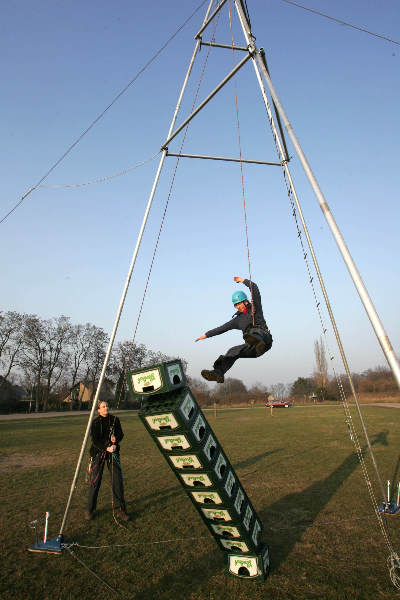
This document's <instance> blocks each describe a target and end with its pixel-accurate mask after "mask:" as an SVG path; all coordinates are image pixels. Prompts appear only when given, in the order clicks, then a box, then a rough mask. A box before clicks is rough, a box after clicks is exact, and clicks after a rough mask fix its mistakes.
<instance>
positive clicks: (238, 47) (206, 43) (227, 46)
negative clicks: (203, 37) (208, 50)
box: [201, 41, 249, 52]
mask: <svg viewBox="0 0 400 600" xmlns="http://www.w3.org/2000/svg"><path fill="white" fill-rule="evenodd" d="M201 45H202V46H211V47H212V48H225V49H226V50H230V51H231V52H232V50H241V51H242V52H248V51H249V49H248V48H247V47H246V46H232V45H231V46H229V44H217V42H203V41H202V42H201Z"/></svg>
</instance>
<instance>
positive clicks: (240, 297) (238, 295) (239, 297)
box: [232, 290, 247, 304]
mask: <svg viewBox="0 0 400 600" xmlns="http://www.w3.org/2000/svg"><path fill="white" fill-rule="evenodd" d="M245 300H247V296H246V294H245V293H244V292H242V290H240V291H239V292H233V294H232V302H233V304H239V302H244V301H245Z"/></svg>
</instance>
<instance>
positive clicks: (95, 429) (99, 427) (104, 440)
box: [90, 414, 124, 458]
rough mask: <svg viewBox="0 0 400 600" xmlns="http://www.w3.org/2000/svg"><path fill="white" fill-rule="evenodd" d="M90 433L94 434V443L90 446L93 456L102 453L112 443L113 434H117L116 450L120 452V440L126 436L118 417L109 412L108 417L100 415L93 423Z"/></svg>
mask: <svg viewBox="0 0 400 600" xmlns="http://www.w3.org/2000/svg"><path fill="white" fill-rule="evenodd" d="M90 435H91V436H92V445H91V447H90V456H91V457H92V458H94V457H95V456H97V455H98V454H101V453H102V452H104V451H105V450H106V448H108V446H111V445H112V444H111V436H112V435H114V436H115V439H116V442H115V445H116V446H117V450H116V451H117V452H118V453H119V442H120V441H121V440H122V438H123V437H124V434H123V431H122V428H121V423H120V422H119V419H118V417H115V416H114V415H111V414H108V415H107V416H106V417H101V416H100V415H99V416H98V417H97V418H96V419H94V421H93V423H92V426H91V429H90Z"/></svg>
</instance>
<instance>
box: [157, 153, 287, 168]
mask: <svg viewBox="0 0 400 600" xmlns="http://www.w3.org/2000/svg"><path fill="white" fill-rule="evenodd" d="M167 156H177V157H179V158H203V159H205V160H224V161H226V162H238V163H249V164H254V165H269V166H273V167H281V166H282V164H283V163H281V162H280V163H279V162H267V161H265V160H250V159H246V158H228V157H226V156H209V155H207V154H178V153H175V152H167Z"/></svg>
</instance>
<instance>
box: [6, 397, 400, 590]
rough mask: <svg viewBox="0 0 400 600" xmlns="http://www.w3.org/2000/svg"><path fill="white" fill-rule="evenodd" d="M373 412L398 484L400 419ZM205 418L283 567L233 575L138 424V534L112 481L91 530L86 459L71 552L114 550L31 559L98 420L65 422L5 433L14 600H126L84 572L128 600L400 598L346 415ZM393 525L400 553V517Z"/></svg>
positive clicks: (129, 492) (132, 424) (129, 421)
mask: <svg viewBox="0 0 400 600" xmlns="http://www.w3.org/2000/svg"><path fill="white" fill-rule="evenodd" d="M352 410H353V409H352ZM364 414H365V418H366V421H367V426H368V430H369V433H370V437H371V441H372V443H373V447H374V451H375V453H376V457H377V461H378V464H379V466H380V470H381V474H382V478H383V479H384V481H385V482H386V479H390V480H392V481H393V480H396V483H397V479H398V478H400V473H399V460H400V459H399V448H400V427H399V425H400V411H399V410H396V409H387V408H386V409H385V408H375V407H364ZM206 415H207V417H208V419H209V422H210V424H211V426H212V427H213V429H214V431H215V432H216V434H217V437H218V439H219V441H220V443H221V444H222V446H223V447H224V449H225V451H226V453H227V454H228V456H229V458H230V460H231V462H232V463H233V465H234V466H235V468H236V472H237V474H238V476H239V478H240V480H241V482H242V484H243V487H244V489H245V490H246V492H247V494H248V495H249V497H250V498H251V500H252V502H253V504H254V506H255V508H256V510H257V512H258V514H259V516H260V517H261V519H262V521H263V524H264V538H265V540H266V541H267V543H268V544H269V545H270V551H271V559H272V567H271V573H270V576H269V577H268V578H267V580H266V581H265V582H264V583H259V582H251V581H243V580H239V579H236V578H230V577H227V576H226V574H225V566H224V560H223V553H222V552H221V551H220V550H219V549H218V547H217V545H216V543H215V541H214V540H213V538H212V537H211V536H210V534H209V533H208V531H207V530H206V528H205V526H204V525H203V523H202V521H201V520H200V518H199V516H198V514H197V512H196V510H195V508H194V507H193V505H192V504H191V502H190V501H189V499H188V498H187V496H186V494H185V492H184V491H183V489H182V487H181V486H180V484H179V483H178V480H177V479H176V477H175V475H174V474H173V472H172V471H171V470H170V469H169V467H168V466H167V463H166V462H165V459H164V458H163V457H162V455H161V454H160V453H159V451H158V449H157V448H156V446H155V445H154V443H153V441H152V440H151V438H150V436H149V435H148V434H147V432H146V431H145V429H144V427H143V425H142V424H141V422H140V421H139V419H138V417H137V415H136V414H134V413H126V414H122V415H120V418H121V422H122V426H123V429H124V432H125V439H124V440H123V442H122V452H121V459H122V466H123V470H124V474H125V489H126V498H127V503H128V510H129V512H131V513H132V514H134V520H133V521H132V522H131V523H128V529H124V528H122V527H119V526H118V525H117V524H116V523H115V522H114V520H113V518H112V512H111V490H110V487H109V476H108V473H107V472H105V474H104V481H103V485H102V488H101V491H100V496H99V505H98V509H99V510H98V513H97V518H96V519H95V520H93V521H92V522H87V521H85V520H84V511H85V507H86V494H87V490H86V484H85V481H84V471H85V468H86V466H87V460H86V459H85V462H84V465H85V468H83V471H82V474H81V477H80V480H79V483H78V486H77V490H76V492H75V496H74V499H73V503H72V508H71V512H70V517H69V520H68V522H67V526H66V529H65V540H66V541H67V542H73V541H74V542H78V543H79V544H80V545H81V546H114V547H107V548H101V549H95V548H91V549H89V548H82V547H79V546H76V547H74V548H73V550H74V553H75V554H74V556H72V555H71V554H69V552H68V551H64V552H63V554H62V555H61V556H54V555H47V554H32V553H30V552H27V547H28V546H29V545H30V544H31V543H32V542H33V540H34V532H33V531H32V530H31V529H30V528H29V523H30V521H32V520H33V519H39V521H40V534H42V528H43V522H44V514H45V511H46V510H47V511H50V513H51V515H50V529H49V537H54V536H56V535H57V533H58V531H59V528H60V523H61V520H62V515H63V513H64V509H65V504H66V501H67V498H68V494H69V489H70V485H71V481H72V477H73V473H74V469H75V464H76V461H77V457H78V454H79V449H80V444H81V441H82V438H83V434H84V430H85V427H86V422H87V417H80V416H79V417H76V416H75V417H71V416H68V415H65V416H62V417H57V418H48V419H31V420H28V419H26V420H21V421H1V422H0V431H1V438H0V439H1V451H0V476H1V483H2V490H3V493H2V506H1V508H2V510H1V530H2V534H3V535H2V542H1V557H2V561H1V585H0V597H1V598H2V600H8V599H10V600H11V599H13V600H20V599H22V598H24V599H26V598H28V599H36V598H37V599H43V600H46V599H52V600H55V599H59V600H67V599H68V600H78V599H82V600H86V599H87V600H91V599H95V600H106V599H107V600H109V599H110V598H114V597H115V598H117V597H118V596H117V595H116V594H114V593H113V592H111V591H110V590H109V589H107V588H106V587H105V585H104V584H102V583H100V582H99V581H98V580H97V579H96V578H95V577H94V576H93V575H92V574H91V573H90V572H89V571H88V570H87V569H86V568H85V566H84V565H83V564H81V563H80V562H79V561H83V563H84V564H85V565H87V566H88V567H89V568H90V569H92V570H94V571H95V572H96V573H98V574H99V575H100V576H101V577H102V578H103V579H104V580H105V581H107V582H108V583H109V584H110V586H111V587H112V588H116V589H117V590H118V591H119V593H120V595H121V597H123V598H137V599H143V600H152V599H153V598H157V599H160V600H162V599H166V598H168V599H169V598H173V599H174V600H181V599H184V598H185V599H191V600H206V599H207V600H209V599H213V600H214V599H215V600H225V599H226V600H227V599H235V600H236V599H238V600H259V599H264V598H272V599H274V600H275V599H276V600H280V599H292V598H293V599H296V600H302V599H311V598H320V599H322V598H323V599H328V600H329V599H332V600H333V599H335V600H336V599H337V600H339V599H343V600H347V599H351V598H359V599H367V598H371V599H372V598H374V599H376V598H387V599H391V598H393V599H394V598H398V597H399V595H400V592H397V591H396V590H395V588H394V587H393V585H392V583H391V581H390V579H389V576H388V569H387V565H386V559H387V556H388V550H387V546H386V544H385V543H384V540H383V537H382V534H381V532H380V530H379V528H378V525H377V520H376V517H375V516H374V512H373V510H372V506H371V502H370V499H369V496H368V493H367V488H366V484H365V481H364V478H363V476H362V472H361V468H360V465H359V463H358V459H357V457H356V455H355V453H354V449H353V445H352V443H351V440H350V438H349V435H348V432H347V426H346V424H345V419H344V414H343V410H342V409H341V408H340V407H330V406H328V407H325V406H311V407H298V408H293V409H289V410H288V409H279V410H275V411H274V415H273V417H271V415H270V413H269V412H266V410H265V409H261V408H255V409H248V410H226V411H221V412H220V413H219V414H218V417H217V419H215V418H214V415H213V413H212V412H206ZM354 420H355V421H356V417H355V416H354ZM367 463H368V466H369V460H367ZM369 471H370V472H371V475H372V470H371V469H369ZM375 487H376V486H375ZM378 499H379V500H380V497H379V494H378ZM388 526H389V528H390V531H391V533H392V537H393V545H394V548H395V550H396V551H397V552H399V553H400V539H399V538H400V536H399V531H400V517H392V518H391V519H390V520H389V522H388ZM118 544H119V545H123V546H122V547H116V545H118ZM77 559H79V561H78V560H77Z"/></svg>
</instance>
